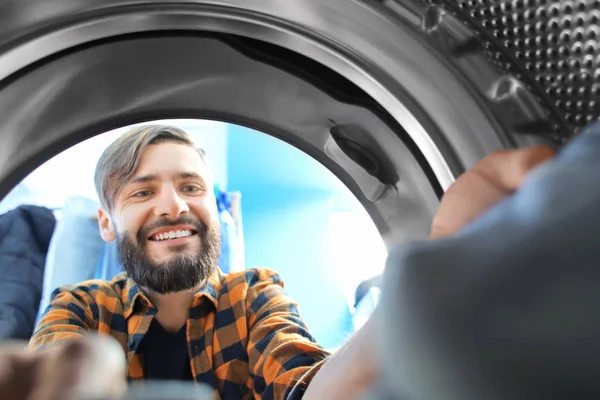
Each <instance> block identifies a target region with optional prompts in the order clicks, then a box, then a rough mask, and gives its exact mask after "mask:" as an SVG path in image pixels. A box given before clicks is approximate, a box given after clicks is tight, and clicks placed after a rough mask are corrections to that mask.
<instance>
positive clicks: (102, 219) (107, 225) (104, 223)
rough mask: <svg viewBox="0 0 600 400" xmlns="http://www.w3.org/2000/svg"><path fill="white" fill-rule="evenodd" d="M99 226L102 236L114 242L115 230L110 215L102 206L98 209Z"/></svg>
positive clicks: (107, 240) (106, 240)
mask: <svg viewBox="0 0 600 400" xmlns="http://www.w3.org/2000/svg"><path fill="white" fill-rule="evenodd" d="M98 227H99V228H100V236H102V239H103V240H104V241H105V242H112V241H113V240H115V238H116V235H115V230H114V229H113V224H112V221H111V220H110V215H109V214H108V213H107V212H106V211H104V210H103V209H102V208H100V209H99V210H98Z"/></svg>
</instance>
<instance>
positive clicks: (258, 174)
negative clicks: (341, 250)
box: [227, 126, 362, 347]
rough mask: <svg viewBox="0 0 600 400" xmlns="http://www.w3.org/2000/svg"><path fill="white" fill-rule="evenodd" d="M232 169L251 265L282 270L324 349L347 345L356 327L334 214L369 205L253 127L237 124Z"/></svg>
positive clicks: (230, 159) (296, 152)
mask: <svg viewBox="0 0 600 400" xmlns="http://www.w3.org/2000/svg"><path fill="white" fill-rule="evenodd" d="M227 171H228V189H229V190H240V191H241V192H242V215H243V224H244V240H245V251H246V266H247V267H250V268H251V267H265V268H270V269H273V270H276V271H278V272H280V273H281V274H282V276H283V279H284V282H285V287H286V289H287V291H288V293H289V294H290V295H291V296H293V297H294V298H295V299H296V300H297V301H298V302H299V303H300V311H301V312H302V315H303V316H304V318H305V320H306V321H307V323H308V325H309V327H310V329H311V331H312V332H313V334H314V335H315V336H316V338H317V339H318V340H319V342H320V343H321V345H323V346H325V347H337V346H339V345H340V344H341V343H342V342H343V340H344V339H345V338H346V337H347V334H348V332H350V330H351V328H350V326H351V322H350V314H349V310H348V303H347V300H346V298H347V297H346V295H347V290H345V285H344V282H343V281H342V277H341V276H340V275H339V273H337V272H336V271H335V268H333V265H332V263H333V257H332V247H331V243H332V241H331V234H330V231H331V230H330V226H329V218H328V217H329V213H330V212H331V210H332V209H334V208H335V207H336V205H342V204H343V205H344V208H345V209H348V204H350V208H355V209H357V210H358V211H361V207H362V206H361V205H360V203H359V202H358V200H356V198H354V197H353V196H352V194H351V192H350V191H349V190H348V189H347V188H346V187H345V186H344V185H343V184H342V183H341V182H340V181H339V180H338V179H337V177H335V176H334V175H333V174H332V173H331V172H330V171H329V170H328V169H326V168H325V167H324V166H322V165H321V164H320V163H318V162H317V161H316V160H314V159H312V158H311V157H309V156H307V155H306V154H305V153H303V152H301V151H300V150H298V149H296V148H294V147H293V146H290V145H288V144H287V143H284V142H282V141H280V140H278V139H275V138H273V137H270V136H267V135H265V134H263V133H258V132H256V131H252V130H250V129H247V128H242V127H238V126H230V127H229V131H228V165H227ZM346 286H347V285H346Z"/></svg>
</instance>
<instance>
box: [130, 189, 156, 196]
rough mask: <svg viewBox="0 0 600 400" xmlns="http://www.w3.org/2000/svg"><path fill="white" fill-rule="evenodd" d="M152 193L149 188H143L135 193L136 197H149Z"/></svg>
mask: <svg viewBox="0 0 600 400" xmlns="http://www.w3.org/2000/svg"><path fill="white" fill-rule="evenodd" d="M151 194H152V192H150V191H149V190H142V191H141V192H137V193H136V194H134V197H147V196H150V195H151Z"/></svg>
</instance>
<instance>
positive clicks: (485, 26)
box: [442, 0, 600, 142]
mask: <svg viewBox="0 0 600 400" xmlns="http://www.w3.org/2000/svg"><path fill="white" fill-rule="evenodd" d="M442 7H443V8H444V9H446V10H447V11H448V12H449V13H452V14H453V15H455V16H457V17H458V18H460V19H461V20H463V21H465V23H467V24H468V25H469V26H470V27H471V28H472V29H473V30H474V31H475V32H479V33H480V37H481V39H480V40H481V50H482V51H484V52H485V54H487V56H488V57H489V59H490V60H491V61H492V62H493V63H494V64H495V65H497V66H498V67H499V68H501V69H502V70H504V71H505V72H506V73H508V74H510V75H511V76H515V77H518V78H519V79H521V80H522V81H523V82H524V83H525V84H526V85H527V86H528V87H529V88H530V89H531V90H532V91H533V92H535V93H536V94H537V95H538V96H539V97H540V98H543V102H544V103H546V105H547V106H548V109H549V110H551V111H554V112H555V113H556V114H557V115H558V116H560V117H561V118H562V119H563V120H564V121H565V122H566V124H567V129H566V131H565V129H564V127H561V128H558V129H556V136H557V137H559V139H560V140H561V141H563V142H564V140H566V139H568V138H569V137H570V136H572V135H573V134H575V133H577V132H579V130H580V129H581V128H583V127H585V126H586V125H588V124H589V123H590V122H592V121H594V120H596V119H598V118H599V117H600V0H575V1H573V0H561V1H550V0H444V1H443V3H442Z"/></svg>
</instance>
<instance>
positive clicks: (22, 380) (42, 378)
mask: <svg viewBox="0 0 600 400" xmlns="http://www.w3.org/2000/svg"><path fill="white" fill-rule="evenodd" d="M125 385H126V383H125V357H124V354H123V350H122V349H121V348H120V346H119V345H118V344H117V343H116V342H114V341H111V339H107V338H98V337H89V338H85V339H80V340H76V341H71V342H68V343H64V345H62V344H61V345H60V346H57V347H55V348H52V349H48V350H45V351H40V352H35V353H34V352H29V351H26V350H25V344H19V343H6V344H2V345H1V346H0V393H1V397H2V399H5V400H65V399H84V398H86V397H90V398H94V397H97V396H108V397H110V398H113V397H112V396H119V395H121V394H122V393H123V392H124V390H125V388H126V386H125Z"/></svg>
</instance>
